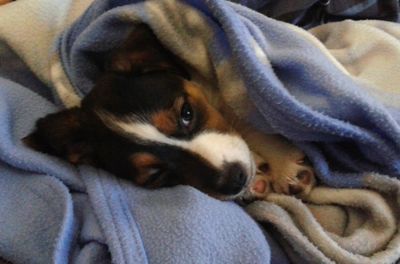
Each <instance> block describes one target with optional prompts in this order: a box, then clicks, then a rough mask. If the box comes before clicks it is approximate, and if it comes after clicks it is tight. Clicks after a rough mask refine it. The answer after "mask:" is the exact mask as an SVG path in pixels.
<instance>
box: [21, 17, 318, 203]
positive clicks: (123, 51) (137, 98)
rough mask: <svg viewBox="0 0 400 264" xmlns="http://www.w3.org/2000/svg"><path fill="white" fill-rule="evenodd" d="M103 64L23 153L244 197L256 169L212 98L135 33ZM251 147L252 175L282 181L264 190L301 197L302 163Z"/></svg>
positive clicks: (148, 35) (140, 30) (151, 184)
mask: <svg viewBox="0 0 400 264" xmlns="http://www.w3.org/2000/svg"><path fill="white" fill-rule="evenodd" d="M104 57H105V58H106V59H103V60H102V61H105V62H102V63H101V64H102V66H101V67H102V68H103V72H102V74H101V76H100V77H99V78H98V80H97V81H96V84H95V85H94V87H93V89H92V90H91V92H90V93H89V94H88V95H87V96H86V97H85V98H83V100H82V102H81V106H80V107H75V108H71V109H67V110H63V111H61V112H58V113H54V114H50V115H48V116H46V117H44V118H42V119H40V120H38V121H37V123H36V129H35V131H34V132H33V133H31V134H30V135H29V136H27V137H26V138H25V139H24V141H25V143H26V144H27V145H28V146H30V147H32V148H33V149H36V150H38V151H41V152H45V153H48V154H51V155H55V156H58V157H61V158H64V159H66V160H68V161H69V162H71V163H73V164H89V165H93V166H95V167H99V168H101V169H104V170H106V171H109V172H111V173H113V174H114V175H117V176H119V177H122V178H125V179H129V180H132V181H133V182H134V183H136V184H137V185H139V186H144V187H148V188H159V187H166V186H174V185H178V184H186V185H191V186H193V187H195V188H198V189H199V190H201V191H203V192H206V193H208V194H210V195H211V196H214V197H217V198H220V199H233V198H235V197H238V196H240V195H241V194H243V193H244V192H245V190H246V188H247V187H248V186H249V185H250V184H251V182H252V180H253V179H254V175H255V173H256V170H257V168H256V166H255V162H254V159H253V154H252V152H251V151H250V150H249V148H248V145H247V144H246V143H245V141H244V140H243V138H242V137H241V136H240V135H239V133H238V132H236V131H237V130H235V129H234V128H233V127H231V126H230V122H229V120H227V119H226V118H224V117H223V115H222V113H223V112H224V109H223V107H222V106H221V105H223V103H221V100H218V99H220V98H218V93H212V92H210V91H207V89H206V88H203V87H200V86H199V85H196V84H195V83H194V82H193V81H191V80H190V76H189V74H188V72H187V71H186V70H185V67H184V66H183V63H181V62H180V61H178V59H177V58H175V57H174V56H173V55H172V54H171V53H170V52H169V51H167V50H166V49H165V48H164V47H163V46H162V45H161V43H160V42H159V41H158V40H157V38H156V36H155V35H154V34H153V33H152V31H151V30H150V29H149V28H148V27H147V26H145V25H138V26H136V27H135V30H133V32H132V33H130V35H129V36H128V38H127V39H126V40H125V41H124V43H122V44H121V45H120V46H118V47H117V48H115V49H114V50H112V51H110V52H109V53H108V54H107V55H106V56H104ZM248 137H249V138H250V141H251V138H252V135H251V134H248ZM257 140H261V141H262V142H258V145H264V146H265V148H263V150H262V151H259V155H261V156H262V157H263V160H264V161H263V162H262V163H261V165H262V166H261V169H265V168H266V166H268V170H269V171H270V172H271V173H272V174H275V175H274V176H272V178H282V177H283V178H287V179H288V180H287V181H286V182H285V180H283V181H282V180H281V181H279V180H276V181H274V183H273V184H272V188H273V189H274V190H275V191H277V192H284V193H288V194H289V193H302V192H307V191H308V190H307V188H303V187H302V186H303V185H304V184H303V183H302V182H303V181H304V178H309V177H313V173H312V170H311V169H310V168H309V167H308V166H306V165H304V164H302V161H303V160H304V155H303V154H302V153H301V152H300V151H299V150H297V149H296V148H295V147H293V146H292V145H290V144H288V143H287V142H283V141H282V139H280V138H278V137H275V136H274V137H269V136H258V137H257ZM266 164H268V165H266ZM305 174H306V175H305ZM305 176H306V177H305ZM258 192H259V193H261V191H258Z"/></svg>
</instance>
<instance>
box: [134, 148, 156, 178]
mask: <svg viewBox="0 0 400 264" xmlns="http://www.w3.org/2000/svg"><path fill="white" fill-rule="evenodd" d="M131 161H132V164H133V166H134V167H135V168H136V169H137V170H138V176H137V177H136V179H135V181H136V183H137V184H139V185H141V184H144V183H145V182H146V180H147V179H148V178H149V176H150V175H151V171H152V170H154V169H156V168H155V166H156V165H157V164H159V161H158V159H157V158H156V157H155V156H153V155H152V154H149V153H136V154H134V155H132V157H131Z"/></svg>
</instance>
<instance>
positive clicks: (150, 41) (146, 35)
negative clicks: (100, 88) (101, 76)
mask: <svg viewBox="0 0 400 264" xmlns="http://www.w3.org/2000/svg"><path fill="white" fill-rule="evenodd" d="M105 69H106V70H107V71H111V72H116V73H123V74H134V75H142V74H146V73H149V72H162V71H166V72H171V73H175V74H178V75H180V76H181V77H183V78H185V79H189V78H190V77H189V74H188V73H187V72H186V71H185V70H184V69H185V67H184V66H183V62H181V61H180V60H179V59H178V58H177V57H176V56H174V55H173V54H172V53H171V52H170V51H168V50H167V49H166V48H164V47H163V46H162V45H161V43H160V41H159V40H158V39H157V37H156V35H155V34H154V33H153V31H152V30H151V29H150V28H149V27H148V26H147V25H145V24H138V25H136V26H135V27H134V29H133V31H132V32H131V33H130V34H129V36H128V37H127V39H126V40H125V41H124V42H123V43H122V45H120V46H119V47H117V48H115V49H114V50H113V51H112V52H111V53H110V54H109V55H108V56H107V59H106V65H105Z"/></svg>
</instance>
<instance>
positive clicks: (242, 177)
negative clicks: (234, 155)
mask: <svg viewBox="0 0 400 264" xmlns="http://www.w3.org/2000/svg"><path fill="white" fill-rule="evenodd" d="M222 177H223V178H224V179H223V182H224V184H223V185H222V186H221V192H222V193H223V194H226V195H235V194H238V193H239V192H240V191H241V190H242V189H243V187H244V186H245V184H246V182H247V174H246V172H245V169H244V168H243V167H242V166H241V165H240V164H239V163H230V164H227V165H225V168H224V170H223V173H222Z"/></svg>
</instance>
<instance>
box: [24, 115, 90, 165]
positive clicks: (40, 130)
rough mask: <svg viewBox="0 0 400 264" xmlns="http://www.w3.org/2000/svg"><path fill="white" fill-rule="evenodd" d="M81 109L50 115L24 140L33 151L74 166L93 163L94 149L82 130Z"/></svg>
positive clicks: (37, 124) (38, 123) (40, 120)
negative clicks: (92, 154) (64, 160)
mask: <svg viewBox="0 0 400 264" xmlns="http://www.w3.org/2000/svg"><path fill="white" fill-rule="evenodd" d="M82 120H83V118H82V113H81V109H80V108H71V109H68V110H64V111H61V112H58V113H54V114H50V115H48V116H46V117H44V118H41V119H39V120H38V121H37V122H36V128H35V130H34V131H33V132H32V133H31V134H29V135H28V136H26V137H25V138H23V139H22V141H23V142H24V143H25V144H26V145H27V146H29V147H31V148H32V149H35V150H38V151H40V152H44V153H48V154H51V155H55V156H58V157H61V158H64V159H66V160H68V161H69V162H71V163H73V164H78V163H88V164H89V163H91V152H92V149H91V147H90V144H89V138H88V137H87V136H88V135H87V133H86V132H85V131H84V130H83V128H82Z"/></svg>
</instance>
